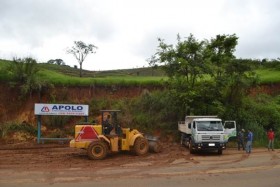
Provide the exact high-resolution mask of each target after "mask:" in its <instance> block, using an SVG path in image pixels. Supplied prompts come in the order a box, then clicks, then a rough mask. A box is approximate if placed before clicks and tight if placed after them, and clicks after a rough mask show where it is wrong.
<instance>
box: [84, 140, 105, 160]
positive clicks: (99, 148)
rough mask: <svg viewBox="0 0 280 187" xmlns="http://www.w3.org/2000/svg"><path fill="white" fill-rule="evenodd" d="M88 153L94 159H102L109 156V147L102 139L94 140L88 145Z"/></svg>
mask: <svg viewBox="0 0 280 187" xmlns="http://www.w3.org/2000/svg"><path fill="white" fill-rule="evenodd" d="M87 153H88V156H89V158H90V159H92V160H101V159H103V158H105V157H106V156H107V153H108V147H107V145H106V144H105V143H104V142H102V141H93V142H91V144H90V145H89V146H88V149H87Z"/></svg>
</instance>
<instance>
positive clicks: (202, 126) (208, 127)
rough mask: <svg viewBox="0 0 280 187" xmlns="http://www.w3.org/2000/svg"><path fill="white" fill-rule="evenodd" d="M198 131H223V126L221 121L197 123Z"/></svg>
mask: <svg viewBox="0 0 280 187" xmlns="http://www.w3.org/2000/svg"><path fill="white" fill-rule="evenodd" d="M196 125H197V130H198V131H223V125H222V122H221V121H197V122H196Z"/></svg>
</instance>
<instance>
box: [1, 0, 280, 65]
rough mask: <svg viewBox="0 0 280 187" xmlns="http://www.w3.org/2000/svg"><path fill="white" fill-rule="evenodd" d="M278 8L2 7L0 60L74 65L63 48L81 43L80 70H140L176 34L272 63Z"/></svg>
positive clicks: (86, 0)
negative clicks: (221, 42)
mask: <svg viewBox="0 0 280 187" xmlns="http://www.w3.org/2000/svg"><path fill="white" fill-rule="evenodd" d="M278 7H280V3H279V1H277V0H270V1H266V0H246V1H244V0H234V1H233V0H211V1H209V0H173V1H170V0H135V1H131V0H118V1H114V0H102V1H98V0H59V1H57V0H25V1H22V0H1V1H0V58H6V59H11V58H13V57H15V56H18V57H22V56H33V57H34V58H36V59H38V61H41V62H42V61H48V60H49V59H56V58H61V59H63V60H64V61H65V62H66V63H67V64H68V65H71V66H73V65H78V64H77V62H76V60H75V58H74V57H72V56H71V55H70V54H66V48H67V47H71V46H72V45H73V41H77V40H82V41H84V42H86V43H92V44H94V45H97V46H98V50H97V53H96V54H94V55H89V56H88V57H87V58H86V60H85V62H84V65H83V67H84V68H85V69H90V70H104V69H122V68H133V67H142V66H144V65H147V64H148V63H147V62H146V59H147V58H149V57H150V56H151V55H152V54H154V53H155V52H156V47H157V45H158V42H157V38H158V37H160V38H163V39H165V41H166V42H167V43H174V42H176V35H177V34H178V33H179V34H180V35H181V36H182V37H187V36H189V34H190V33H192V34H193V35H194V36H195V37H196V38H197V39H201V40H203V39H210V38H212V37H215V35H217V34H234V33H236V35H237V36H238V37H239V45H238V47H237V51H236V56H237V57H241V58H277V57H279V54H280V53H279V52H280V51H279V49H280V36H279V34H278V33H279V29H280V21H278V20H279V19H278V18H279V14H280V13H279V11H278Z"/></svg>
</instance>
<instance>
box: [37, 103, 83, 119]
mask: <svg viewBox="0 0 280 187" xmlns="http://www.w3.org/2000/svg"><path fill="white" fill-rule="evenodd" d="M34 113H35V115H60V116H88V105H72V104H45V103H35V109H34Z"/></svg>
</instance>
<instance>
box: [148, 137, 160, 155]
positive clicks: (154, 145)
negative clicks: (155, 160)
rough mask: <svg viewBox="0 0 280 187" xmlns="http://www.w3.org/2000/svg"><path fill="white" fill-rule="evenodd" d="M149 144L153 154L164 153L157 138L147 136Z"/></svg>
mask: <svg viewBox="0 0 280 187" xmlns="http://www.w3.org/2000/svg"><path fill="white" fill-rule="evenodd" d="M145 138H146V139H147V140H148V142H149V151H150V152H152V153H159V152H161V151H162V145H161V143H160V141H159V139H158V138H157V137H154V136H148V135H145Z"/></svg>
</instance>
